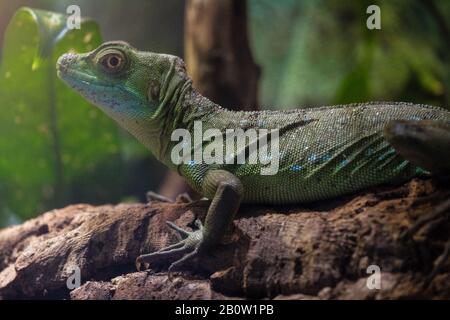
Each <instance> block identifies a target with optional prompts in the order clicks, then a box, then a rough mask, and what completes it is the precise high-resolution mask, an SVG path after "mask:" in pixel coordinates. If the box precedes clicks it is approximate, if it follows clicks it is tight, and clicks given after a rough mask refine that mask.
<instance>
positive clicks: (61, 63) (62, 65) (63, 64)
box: [56, 53, 76, 71]
mask: <svg viewBox="0 0 450 320" xmlns="http://www.w3.org/2000/svg"><path fill="white" fill-rule="evenodd" d="M75 60H76V55H75V54H73V53H66V54H63V55H62V56H61V57H59V59H58V61H57V62H56V68H57V70H58V71H66V70H67V67H68V66H69V65H70V64H71V63H74V62H75Z"/></svg>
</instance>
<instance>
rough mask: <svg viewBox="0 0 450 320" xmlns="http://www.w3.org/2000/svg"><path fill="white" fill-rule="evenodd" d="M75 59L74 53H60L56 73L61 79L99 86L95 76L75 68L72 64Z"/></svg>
mask: <svg viewBox="0 0 450 320" xmlns="http://www.w3.org/2000/svg"><path fill="white" fill-rule="evenodd" d="M75 61H76V55H74V54H71V53H69V54H64V55H62V56H61V57H60V58H59V59H58V61H57V63H56V74H57V75H58V77H59V78H61V79H62V80H64V81H66V82H69V83H73V82H75V83H80V82H81V83H83V84H86V85H95V86H101V84H99V83H98V79H97V77H95V76H93V75H90V74H87V73H85V72H82V71H78V70H75V69H74V68H73V67H72V65H74V63H75Z"/></svg>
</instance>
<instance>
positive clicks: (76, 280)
mask: <svg viewBox="0 0 450 320" xmlns="http://www.w3.org/2000/svg"><path fill="white" fill-rule="evenodd" d="M66 272H67V273H68V274H70V275H69V277H68V278H67V280H66V286H67V289H69V290H73V289H76V288H78V287H80V286H81V270H80V267H78V266H75V265H71V266H68V267H67V269H66Z"/></svg>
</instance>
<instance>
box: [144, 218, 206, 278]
mask: <svg viewBox="0 0 450 320" xmlns="http://www.w3.org/2000/svg"><path fill="white" fill-rule="evenodd" d="M167 224H168V226H169V227H170V228H172V229H174V230H176V231H177V232H178V233H180V234H181V236H184V239H183V240H181V241H179V242H177V243H175V244H172V245H170V246H167V247H165V248H162V249H160V250H158V251H156V252H152V253H149V254H143V255H140V256H139V257H137V259H136V269H137V270H141V267H142V265H144V267H145V269H148V267H149V266H150V264H151V263H152V262H154V261H157V260H159V259H172V260H175V258H177V257H179V256H180V255H183V256H182V257H181V258H179V259H177V260H175V261H174V262H173V263H172V264H171V265H170V267H169V269H168V272H169V279H171V278H172V272H173V270H174V269H176V268H179V267H180V266H182V265H183V264H184V263H186V262H187V261H189V260H191V259H193V258H195V257H196V256H198V254H199V251H200V249H201V248H202V243H203V225H202V223H201V221H200V220H198V219H197V220H196V221H195V225H196V226H197V227H198V228H199V229H198V230H195V231H186V230H184V229H182V228H180V227H178V226H177V225H176V224H174V223H173V222H170V221H167Z"/></svg>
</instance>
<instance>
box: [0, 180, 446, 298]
mask: <svg viewBox="0 0 450 320" xmlns="http://www.w3.org/2000/svg"><path fill="white" fill-rule="evenodd" d="M448 192H449V189H448V187H445V188H444V187H436V185H435V184H434V183H433V182H432V181H430V180H427V181H421V180H413V181H412V182H410V183H408V184H406V185H404V186H401V187H398V188H394V189H392V188H389V187H384V188H379V189H377V190H375V191H374V192H361V193H360V194H358V195H353V196H348V197H345V198H343V199H339V200H334V201H328V202H322V203H317V204H310V205H304V206H290V207H268V206H250V205H245V206H242V208H241V209H240V211H239V217H238V218H237V219H236V220H235V221H234V226H233V228H232V230H230V232H229V234H228V236H227V237H226V239H224V241H223V243H222V244H221V245H220V246H218V247H217V248H215V249H214V250H213V251H211V252H209V253H208V254H206V255H204V256H202V257H201V258H200V259H199V260H197V261H194V262H192V263H189V264H188V265H187V266H186V267H185V269H184V271H183V273H180V274H177V275H175V277H174V279H173V280H172V281H168V279H167V273H166V272H165V270H167V269H166V268H167V266H168V263H169V262H168V261H160V262H159V264H155V265H152V266H151V268H152V269H151V270H149V271H141V272H137V271H136V270H135V266H134V260H135V258H136V257H137V256H138V255H139V254H141V253H147V252H152V251H154V250H157V249H159V248H162V247H164V246H166V245H169V244H172V243H174V242H175V241H177V240H178V236H177V235H176V234H175V232H174V231H173V230H171V229H169V228H167V226H166V225H165V221H167V220H171V221H175V223H176V224H178V225H180V226H182V227H186V228H189V226H192V221H193V220H194V219H195V217H196V216H198V217H200V218H203V217H204V215H205V213H206V209H207V207H208V205H209V203H208V202H206V201H198V202H193V203H190V204H185V203H174V204H168V203H160V202H156V203H152V204H120V205H117V206H111V205H106V206H100V207H94V206H90V205H73V206H70V207H67V208H64V209H59V210H53V211H51V212H48V213H45V214H43V215H41V216H39V217H37V218H35V219H32V220H29V221H27V222H25V223H23V224H22V225H19V226H13V227H10V228H7V229H4V230H1V231H0V297H1V298H3V299H7V298H56V299H63V298H66V299H226V298H276V299H374V298H376V299H397V298H427V299H436V298H439V299H449V298H450V281H449V280H450V266H449V263H448V261H447V263H446V264H444V266H443V268H442V269H441V271H440V273H438V275H437V276H436V277H435V278H434V280H433V281H432V282H431V284H430V286H429V287H428V288H427V289H422V284H423V283H424V281H425V279H426V277H427V275H429V273H430V271H431V269H432V268H433V261H434V260H435V259H436V257H437V256H438V255H439V254H440V253H442V251H443V248H444V246H445V242H446V241H447V240H448V235H449V234H450V232H449V231H450V223H449V221H448V219H447V220H446V219H441V220H440V221H439V223H437V224H435V225H434V227H432V228H430V226H427V227H425V228H423V230H421V231H420V232H419V233H418V234H417V235H416V236H415V237H414V238H413V239H412V240H411V241H400V240H399V238H400V234H402V233H403V232H404V231H405V230H407V229H408V228H410V227H411V226H412V225H413V224H414V223H415V222H416V221H417V220H418V219H419V218H420V217H422V216H424V215H425V214H427V213H429V212H430V211H431V210H433V209H435V208H436V207H438V206H439V203H442V201H443V200H446V199H448ZM74 265H75V266H78V267H79V268H80V271H81V287H79V288H77V289H75V290H72V291H70V290H69V289H68V288H67V286H66V281H67V279H68V277H69V276H70V275H71V270H72V269H71V268H70V267H71V266H74ZM369 265H378V266H379V267H380V269H381V289H380V290H377V289H369V288H368V287H367V285H366V283H367V279H368V277H369V274H368V273H367V267H368V266H369ZM155 271H158V273H155Z"/></svg>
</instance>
